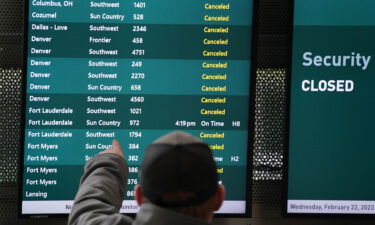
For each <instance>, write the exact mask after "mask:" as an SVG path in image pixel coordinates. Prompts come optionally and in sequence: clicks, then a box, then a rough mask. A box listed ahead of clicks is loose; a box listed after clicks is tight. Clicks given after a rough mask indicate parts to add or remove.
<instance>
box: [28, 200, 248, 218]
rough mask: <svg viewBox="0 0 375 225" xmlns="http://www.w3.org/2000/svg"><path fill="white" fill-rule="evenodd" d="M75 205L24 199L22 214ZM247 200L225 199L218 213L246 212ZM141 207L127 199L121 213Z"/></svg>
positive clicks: (58, 211) (62, 209) (65, 211)
mask: <svg viewBox="0 0 375 225" xmlns="http://www.w3.org/2000/svg"><path fill="white" fill-rule="evenodd" d="M72 207H73V201H23V202H22V214H24V215H26V214H68V213H70V211H71V209H72ZM245 209H246V202H245V201H224V203H223V205H222V206H221V208H220V210H219V211H217V212H216V213H231V214H243V213H245ZM138 210H139V207H138V204H137V203H136V201H134V200H133V201H129V200H125V201H123V203H122V206H121V209H120V212H121V213H136V212H138Z"/></svg>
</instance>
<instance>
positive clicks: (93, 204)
mask: <svg viewBox="0 0 375 225" xmlns="http://www.w3.org/2000/svg"><path fill="white" fill-rule="evenodd" d="M128 172H129V171H128V166H127V164H126V162H125V160H124V159H123V158H122V157H120V156H118V155H116V154H111V153H107V154H99V155H97V156H95V157H94V158H92V159H91V160H90V161H88V162H87V164H86V166H85V170H84V174H83V176H82V178H81V183H80V186H79V189H78V193H77V195H76V198H75V200H74V206H73V208H72V211H71V213H70V215H69V220H68V225H96V224H101V225H103V224H111V225H117V224H121V225H127V224H131V223H132V220H131V219H130V218H129V217H127V216H125V215H122V214H120V213H119V210H120V207H121V205H122V201H123V198H124V193H125V181H126V179H127V176H128Z"/></svg>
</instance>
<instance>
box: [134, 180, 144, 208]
mask: <svg viewBox="0 0 375 225" xmlns="http://www.w3.org/2000/svg"><path fill="white" fill-rule="evenodd" d="M142 198H143V194H142V190H141V186H140V185H139V184H137V185H135V186H134V200H135V201H136V202H137V203H138V205H139V206H140V205H141V204H142Z"/></svg>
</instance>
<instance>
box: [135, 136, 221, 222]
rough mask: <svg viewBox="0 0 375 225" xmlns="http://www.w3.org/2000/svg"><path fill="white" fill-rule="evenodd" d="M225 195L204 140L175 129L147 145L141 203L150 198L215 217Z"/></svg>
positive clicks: (139, 194)
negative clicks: (214, 214) (215, 212)
mask: <svg viewBox="0 0 375 225" xmlns="http://www.w3.org/2000/svg"><path fill="white" fill-rule="evenodd" d="M224 196H225V190H224V187H223V186H222V185H219V184H218V174H217V170H216V164H215V161H214V159H213V155H212V152H211V149H210V147H209V146H208V145H207V144H206V143H204V142H203V141H202V140H200V139H198V138H196V137H193V136H192V135H190V134H187V133H183V132H180V131H175V132H172V133H169V134H167V135H165V136H163V137H161V138H159V139H157V140H156V141H154V142H153V143H152V144H151V145H149V146H148V147H147V149H146V151H145V155H144V159H143V163H142V166H141V171H140V185H137V186H136V187H135V199H136V201H137V202H138V204H139V205H141V204H142V203H146V202H150V203H152V204H155V205H158V206H160V207H163V208H167V209H170V210H174V211H176V212H180V213H183V214H186V215H190V216H193V217H196V218H200V219H203V220H206V221H211V220H212V217H213V212H214V211H216V210H218V209H219V208H220V206H221V204H222V202H223V201H224Z"/></svg>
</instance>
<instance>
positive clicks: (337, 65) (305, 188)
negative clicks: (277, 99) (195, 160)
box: [286, 0, 375, 214]
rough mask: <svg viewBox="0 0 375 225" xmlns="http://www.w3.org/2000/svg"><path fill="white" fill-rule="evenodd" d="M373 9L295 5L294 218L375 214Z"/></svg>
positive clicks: (314, 1) (347, 0)
mask: <svg viewBox="0 0 375 225" xmlns="http://www.w3.org/2000/svg"><path fill="white" fill-rule="evenodd" d="M374 9H375V1H372V0H362V1H356V0H330V1H326V0H294V21H293V23H294V24H293V25H294V27H293V30H294V31H293V47H292V48H293V49H292V68H291V77H290V85H291V87H290V123H289V125H290V128H289V150H288V155H287V156H288V158H289V161H288V170H287V177H288V185H287V186H288V190H287V207H286V212H287V213H289V214H375V191H374V190H375V179H374V178H373V177H374V174H375V167H374V166H373V159H374V158H375V151H374V150H375V149H374V144H373V140H374V131H373V130H374V126H375V92H374V90H375V66H374V54H375V43H374V40H375V10H374Z"/></svg>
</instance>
